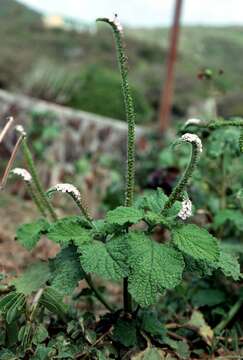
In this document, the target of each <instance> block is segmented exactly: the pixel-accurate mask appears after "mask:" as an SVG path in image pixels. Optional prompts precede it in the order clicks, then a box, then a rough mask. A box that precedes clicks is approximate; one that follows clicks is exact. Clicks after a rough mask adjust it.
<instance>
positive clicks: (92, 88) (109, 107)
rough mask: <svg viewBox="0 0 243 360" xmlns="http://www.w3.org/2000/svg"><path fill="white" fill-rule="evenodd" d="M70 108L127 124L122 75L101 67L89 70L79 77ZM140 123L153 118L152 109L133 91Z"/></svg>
mask: <svg viewBox="0 0 243 360" xmlns="http://www.w3.org/2000/svg"><path fill="white" fill-rule="evenodd" d="M75 85H76V86H75V89H72V93H71V96H70V97H69V100H68V102H67V103H68V105H69V106H72V107H74V108H78V109H82V110H85V111H89V112H93V113H96V114H100V115H104V116H107V117H110V118H114V119H121V120H125V119H126V116H125V112H124V110H123V109H124V105H123V100H122V98H121V84H120V77H119V75H118V74H117V73H116V72H115V71H113V70H111V69H109V70H107V68H104V67H100V66H94V65H92V66H89V67H87V68H86V69H84V70H83V72H82V73H81V74H80V75H79V76H78V77H77V79H76V84H75ZM132 92H133V96H134V101H135V108H136V112H137V120H138V122H146V121H147V120H148V119H149V116H150V114H151V106H149V104H148V102H147V101H146V99H145V98H144V97H143V96H142V94H141V92H140V91H138V90H136V89H134V88H133V89H132Z"/></svg>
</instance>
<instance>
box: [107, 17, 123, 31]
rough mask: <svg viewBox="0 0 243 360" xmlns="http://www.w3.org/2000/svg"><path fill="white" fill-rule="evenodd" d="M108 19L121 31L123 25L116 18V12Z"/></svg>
mask: <svg viewBox="0 0 243 360" xmlns="http://www.w3.org/2000/svg"><path fill="white" fill-rule="evenodd" d="M109 21H110V22H112V23H113V24H114V25H115V26H116V28H117V30H118V31H119V32H123V27H122V24H121V23H120V21H119V20H118V16H117V14H115V15H114V17H113V18H110V19H109Z"/></svg>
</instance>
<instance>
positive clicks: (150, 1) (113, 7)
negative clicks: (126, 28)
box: [19, 0, 243, 26]
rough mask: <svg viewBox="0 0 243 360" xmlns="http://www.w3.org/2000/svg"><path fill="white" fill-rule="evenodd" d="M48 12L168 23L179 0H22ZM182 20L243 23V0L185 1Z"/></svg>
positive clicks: (135, 22)
mask: <svg viewBox="0 0 243 360" xmlns="http://www.w3.org/2000/svg"><path fill="white" fill-rule="evenodd" d="M19 2H22V3H24V4H27V5H29V6H31V7H33V8H35V9H37V10H41V11H44V12H45V13H48V14H54V15H62V16H67V17H72V18H74V19H77V20H82V21H85V22H94V21H95V19H96V18H97V17H102V16H106V17H110V16H112V15H113V14H114V13H117V14H118V15H119V18H120V20H121V21H122V22H123V23H124V24H127V25H130V26H168V25H169V24H170V22H171V19H172V13H173V6H174V4H175V0H19ZM182 23H184V24H187V25H217V26H220V25H243V0H184V5H183V12H182Z"/></svg>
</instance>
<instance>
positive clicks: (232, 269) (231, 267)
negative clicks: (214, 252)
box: [218, 250, 242, 281]
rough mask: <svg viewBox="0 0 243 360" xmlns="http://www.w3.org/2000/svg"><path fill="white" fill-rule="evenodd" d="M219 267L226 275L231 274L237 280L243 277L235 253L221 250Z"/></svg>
mask: <svg viewBox="0 0 243 360" xmlns="http://www.w3.org/2000/svg"><path fill="white" fill-rule="evenodd" d="M218 267H219V269H220V270H221V271H222V272H223V273H224V275H225V276H230V277H232V278H233V279H234V280H235V281H237V280H239V279H240V278H242V275H241V272H240V264H239V262H238V260H237V257H236V256H235V255H232V254H229V253H227V252H225V251H223V250H221V252H220V257H219V262H218Z"/></svg>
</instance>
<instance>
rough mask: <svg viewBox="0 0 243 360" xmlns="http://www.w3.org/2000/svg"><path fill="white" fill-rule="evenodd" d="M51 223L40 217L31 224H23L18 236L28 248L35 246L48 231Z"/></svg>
mask: <svg viewBox="0 0 243 360" xmlns="http://www.w3.org/2000/svg"><path fill="white" fill-rule="evenodd" d="M48 228H49V224H48V222H47V221H46V220H44V219H40V220H37V221H35V222H33V223H30V224H24V225H21V226H20V227H19V228H18V229H17V233H16V238H17V240H18V241H19V242H20V244H21V245H23V246H24V247H25V248H26V249H28V250H31V249H33V248H34V247H35V245H36V244H37V242H38V241H39V240H40V237H41V235H42V234H43V233H45V232H47V230H48Z"/></svg>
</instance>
